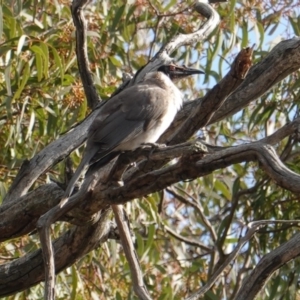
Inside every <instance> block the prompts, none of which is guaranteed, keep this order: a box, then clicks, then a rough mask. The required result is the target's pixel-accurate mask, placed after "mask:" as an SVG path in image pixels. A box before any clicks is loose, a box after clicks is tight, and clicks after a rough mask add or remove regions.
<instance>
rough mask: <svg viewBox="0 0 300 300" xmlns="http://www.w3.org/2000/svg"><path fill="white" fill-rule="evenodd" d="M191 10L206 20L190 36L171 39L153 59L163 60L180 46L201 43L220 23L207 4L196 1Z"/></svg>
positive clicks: (214, 12) (217, 16)
mask: <svg viewBox="0 0 300 300" xmlns="http://www.w3.org/2000/svg"><path fill="white" fill-rule="evenodd" d="M192 9H193V10H195V11H196V12H198V13H199V14H200V15H202V16H204V17H205V18H207V20H206V21H205V22H204V23H203V24H202V25H201V26H200V28H199V29H198V30H197V31H195V32H192V33H190V34H178V35H177V36H175V37H174V38H172V39H171V40H170V41H169V42H168V43H167V44H166V45H164V46H163V47H162V48H161V49H160V50H159V52H158V53H157V54H156V55H155V57H154V58H155V59H157V58H159V59H160V58H164V57H165V55H168V56H169V55H171V54H172V53H173V52H174V51H175V50H177V49H178V48H179V47H181V46H188V45H193V44H195V43H197V42H199V41H203V40H204V39H206V38H207V37H208V35H209V34H210V33H211V32H212V31H213V30H214V29H215V28H216V27H217V26H218V24H219V23H220V16H219V14H218V13H217V12H216V11H215V10H214V9H213V8H212V7H211V6H210V5H209V4H208V3H204V2H201V1H197V2H196V3H195V4H194V5H193V7H192Z"/></svg>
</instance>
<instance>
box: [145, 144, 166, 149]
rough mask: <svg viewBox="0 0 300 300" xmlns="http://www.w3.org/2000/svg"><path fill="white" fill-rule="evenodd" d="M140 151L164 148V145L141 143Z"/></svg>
mask: <svg viewBox="0 0 300 300" xmlns="http://www.w3.org/2000/svg"><path fill="white" fill-rule="evenodd" d="M141 148H142V149H152V150H155V149H161V148H166V144H158V143H143V144H141Z"/></svg>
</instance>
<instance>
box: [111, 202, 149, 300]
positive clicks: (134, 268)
mask: <svg viewBox="0 0 300 300" xmlns="http://www.w3.org/2000/svg"><path fill="white" fill-rule="evenodd" d="M112 210H113V212H114V215H115V219H116V223H117V225H118V230H119V233H120V238H121V242H122V246H123V249H124V253H125V256H126V259H127V261H128V264H129V267H130V271H131V277H132V282H133V289H134V291H135V293H136V295H137V296H138V297H139V298H140V299H142V300H151V297H150V295H149V292H148V290H147V288H146V286H145V285H144V281H143V273H142V270H141V266H140V263H139V260H138V257H137V254H136V251H135V249H134V245H133V242H132V238H131V234H130V229H129V227H128V220H126V217H125V215H124V212H123V210H122V207H121V206H119V205H112Z"/></svg>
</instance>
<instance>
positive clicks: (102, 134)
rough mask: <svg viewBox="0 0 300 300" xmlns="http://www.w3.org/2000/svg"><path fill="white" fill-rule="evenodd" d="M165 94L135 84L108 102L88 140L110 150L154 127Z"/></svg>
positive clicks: (97, 117)
mask: <svg viewBox="0 0 300 300" xmlns="http://www.w3.org/2000/svg"><path fill="white" fill-rule="evenodd" d="M166 97H167V95H166V91H165V90H163V89H162V88H160V87H157V86H152V85H146V84H145V85H136V86H133V87H131V88H128V89H126V90H124V91H123V92H121V93H120V94H118V95H116V96H115V97H114V98H115V99H114V98H112V99H110V100H109V102H108V103H107V104H106V105H104V106H103V109H102V110H101V111H99V114H98V116H96V118H95V120H94V122H93V124H92V125H91V128H90V130H89V135H88V140H89V141H90V142H92V143H93V144H98V145H99V146H100V147H99V148H102V149H103V150H105V151H109V150H113V149H114V148H116V147H117V146H118V145H119V144H120V143H122V142H127V141H130V140H132V139H134V138H135V137H137V136H138V135H140V134H142V133H143V132H144V131H145V130H147V129H150V128H152V127H153V126H155V124H156V123H157V121H158V120H159V119H160V118H161V117H162V116H163V115H164V111H165V105H164V103H165V101H166Z"/></svg>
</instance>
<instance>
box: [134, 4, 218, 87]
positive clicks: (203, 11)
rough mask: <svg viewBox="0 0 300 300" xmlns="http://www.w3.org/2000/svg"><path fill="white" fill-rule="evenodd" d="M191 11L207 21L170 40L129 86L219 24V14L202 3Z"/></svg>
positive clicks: (168, 61)
mask: <svg viewBox="0 0 300 300" xmlns="http://www.w3.org/2000/svg"><path fill="white" fill-rule="evenodd" d="M216 2H222V1H216ZM191 10H194V11H196V12H197V13H198V14H200V15H202V16H204V17H206V18H207V20H206V21H205V22H204V23H203V24H202V25H201V26H200V28H199V29H198V30H197V31H195V32H193V33H190V34H179V35H177V36H175V37H174V38H173V39H171V41H170V42H168V43H167V44H166V45H164V46H162V48H161V49H160V50H159V51H158V53H157V54H156V55H155V56H154V57H153V58H152V59H151V60H150V61H149V62H148V64H147V65H146V66H144V67H143V68H142V69H141V70H140V71H139V72H138V73H137V74H136V76H135V77H134V78H133V79H132V81H131V82H130V83H129V85H132V84H134V83H136V82H139V81H141V80H142V79H143V78H144V76H145V75H146V74H147V73H149V72H151V71H155V70H157V69H158V68H159V67H160V66H161V65H163V64H167V63H170V62H171V61H172V60H173V59H171V58H170V55H171V54H172V53H173V52H174V51H175V50H177V49H178V48H179V47H181V46H190V45H192V44H195V43H197V42H200V41H203V40H204V39H205V38H206V37H207V36H208V35H209V34H210V33H211V32H212V31H213V30H214V29H215V28H216V27H217V26H218V24H219V22H220V17H219V14H218V13H217V12H216V11H215V10H214V9H213V8H212V7H211V6H210V5H209V4H208V3H204V1H197V2H196V3H195V4H194V5H193V6H192V7H191Z"/></svg>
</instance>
